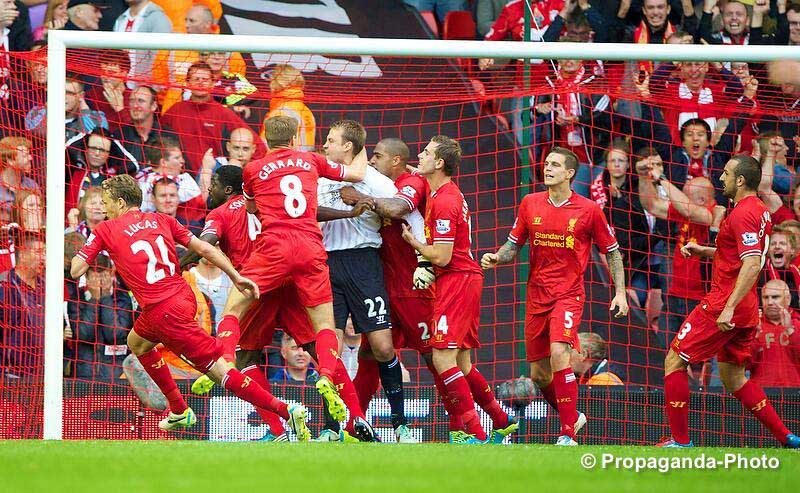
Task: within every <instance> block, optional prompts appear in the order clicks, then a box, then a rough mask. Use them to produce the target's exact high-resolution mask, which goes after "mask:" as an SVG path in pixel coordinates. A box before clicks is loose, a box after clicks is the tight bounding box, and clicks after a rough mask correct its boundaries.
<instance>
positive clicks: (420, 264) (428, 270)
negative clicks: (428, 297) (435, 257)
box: [414, 254, 436, 289]
mask: <svg viewBox="0 0 800 493" xmlns="http://www.w3.org/2000/svg"><path fill="white" fill-rule="evenodd" d="M435 280H436V275H435V274H434V273H433V264H432V263H431V261H430V260H428V259H426V258H425V257H423V256H422V255H419V254H417V268H416V269H415V270H414V289H428V288H429V287H431V284H433V281H435Z"/></svg>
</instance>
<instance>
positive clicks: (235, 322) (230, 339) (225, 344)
mask: <svg viewBox="0 0 800 493" xmlns="http://www.w3.org/2000/svg"><path fill="white" fill-rule="evenodd" d="M240 333H241V331H240V330H239V319H238V318H237V317H236V315H225V316H224V317H222V320H220V321H219V325H218V326H217V339H219V342H221V343H222V351H223V352H222V357H223V358H225V361H236V344H238V343H239V335H240Z"/></svg>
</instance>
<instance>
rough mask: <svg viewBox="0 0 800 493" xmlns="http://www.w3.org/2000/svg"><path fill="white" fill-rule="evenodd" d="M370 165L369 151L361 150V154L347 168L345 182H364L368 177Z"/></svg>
mask: <svg viewBox="0 0 800 493" xmlns="http://www.w3.org/2000/svg"><path fill="white" fill-rule="evenodd" d="M368 165H369V160H368V159H367V150H366V149H361V152H359V153H358V154H356V157H354V158H353V161H352V162H351V163H350V164H349V165H348V166H347V167H346V168H345V171H346V172H345V174H344V181H352V182H357V181H361V180H363V179H364V177H365V176H367V166H368Z"/></svg>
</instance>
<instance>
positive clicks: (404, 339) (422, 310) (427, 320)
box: [389, 296, 433, 354]
mask: <svg viewBox="0 0 800 493" xmlns="http://www.w3.org/2000/svg"><path fill="white" fill-rule="evenodd" d="M389 306H390V307H391V309H392V311H391V313H392V341H393V342H394V347H395V349H400V348H407V349H414V350H416V351H419V352H420V353H422V354H427V353H430V352H431V346H430V342H431V331H430V326H431V319H432V318H433V300H432V299H431V298H411V297H397V298H394V297H392V296H389Z"/></svg>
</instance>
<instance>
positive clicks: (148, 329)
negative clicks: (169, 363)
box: [133, 285, 223, 373]
mask: <svg viewBox="0 0 800 493" xmlns="http://www.w3.org/2000/svg"><path fill="white" fill-rule="evenodd" d="M195 314H197V298H195V296H194V293H193V292H192V290H191V288H189V286H188V285H187V286H186V289H184V290H182V291H181V292H180V293H178V294H177V295H176V296H174V297H171V298H169V299H167V300H164V301H162V302H161V303H158V304H157V305H153V306H150V307H147V308H145V309H144V310H143V311H142V313H141V315H139V317H138V318H137V319H136V322H135V323H134V324H133V331H134V332H136V334H137V335H139V336H140V337H143V338H145V339H147V340H148V341H150V342H153V343H159V342H160V343H163V344H164V346H166V348H167V349H169V350H170V351H172V352H173V353H175V354H177V355H178V356H180V357H181V358H182V359H183V360H184V361H186V362H187V363H189V364H190V365H192V366H193V367H194V368H196V369H197V370H198V371H200V372H202V373H206V372H207V371H208V370H209V369H210V368H211V367H212V366H213V365H214V363H215V362H216V361H217V360H218V359H219V358H221V357H222V352H223V350H222V344H221V343H220V342H219V341H218V340H217V338H215V337H211V335H210V334H208V333H206V331H204V330H203V329H202V328H201V327H200V324H198V323H197V321H196V320H195V318H194V317H195Z"/></svg>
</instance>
